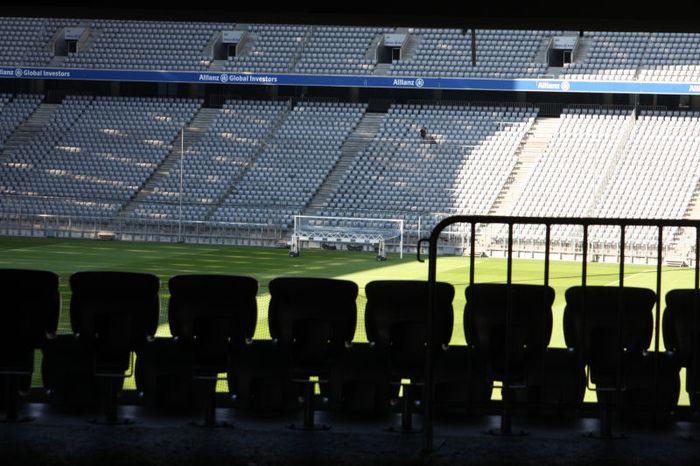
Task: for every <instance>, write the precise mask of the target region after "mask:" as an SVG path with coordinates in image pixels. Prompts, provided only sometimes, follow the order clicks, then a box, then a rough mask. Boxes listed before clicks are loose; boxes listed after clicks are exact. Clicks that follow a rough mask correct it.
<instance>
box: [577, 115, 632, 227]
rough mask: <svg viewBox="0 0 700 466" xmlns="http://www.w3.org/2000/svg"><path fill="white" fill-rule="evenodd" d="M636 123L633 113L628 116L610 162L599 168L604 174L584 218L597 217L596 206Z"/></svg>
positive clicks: (630, 137)
mask: <svg viewBox="0 0 700 466" xmlns="http://www.w3.org/2000/svg"><path fill="white" fill-rule="evenodd" d="M636 121H637V120H636V118H635V117H634V113H632V114H631V115H629V116H628V118H627V122H626V126H627V127H626V128H625V131H624V133H623V134H622V137H621V138H620V140H619V141H618V142H617V145H616V146H615V153H614V154H613V155H612V156H611V157H610V160H609V161H608V162H607V166H605V167H601V170H605V174H604V175H603V176H602V177H600V178H599V179H600V181H599V182H598V186H596V189H595V191H594V192H593V196H592V201H591V202H590V204H589V205H588V209H587V211H586V214H585V215H586V216H588V217H597V216H598V205H599V204H600V202H601V200H602V197H603V194H604V193H605V188H606V187H607V186H608V183H609V182H610V180H611V179H612V177H613V174H614V173H615V167H617V164H618V162H619V161H620V159H621V158H622V156H623V154H624V153H625V146H627V143H628V142H629V141H630V139H632V133H633V132H634V128H635V124H636Z"/></svg>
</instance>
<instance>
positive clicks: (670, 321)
mask: <svg viewBox="0 0 700 466" xmlns="http://www.w3.org/2000/svg"><path fill="white" fill-rule="evenodd" d="M699 308H700V290H694V289H678V290H672V291H669V292H668V293H667V294H666V309H665V310H664V317H663V336H664V344H665V346H666V350H668V351H670V352H672V354H673V356H674V359H675V360H676V363H677V365H678V367H679V368H680V367H685V368H686V379H685V389H686V391H687V392H688V396H689V397H690V405H691V406H692V407H693V409H694V410H696V411H697V410H700V380H698V377H699V375H698V370H699V369H700V367H699V366H700V311H698V309H699Z"/></svg>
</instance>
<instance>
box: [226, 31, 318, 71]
mask: <svg viewBox="0 0 700 466" xmlns="http://www.w3.org/2000/svg"><path fill="white" fill-rule="evenodd" d="M248 33H249V34H250V35H251V36H252V42H251V45H249V46H247V48H246V49H245V50H243V51H242V53H241V54H240V55H236V56H235V57H228V59H227V61H226V62H225V63H224V64H223V68H222V69H223V70H225V71H239V72H240V71H243V72H251V73H287V72H291V71H293V70H294V67H295V65H296V62H297V61H298V60H299V56H300V55H301V54H302V53H303V49H304V46H305V43H306V41H307V40H308V37H309V35H310V34H311V30H310V28H309V27H308V26H296V25H294V26H292V25H271V24H267V25H266V24H253V25H250V27H249V29H248Z"/></svg>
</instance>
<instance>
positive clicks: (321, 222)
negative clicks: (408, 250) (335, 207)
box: [292, 215, 403, 258]
mask: <svg viewBox="0 0 700 466" xmlns="http://www.w3.org/2000/svg"><path fill="white" fill-rule="evenodd" d="M310 242H316V243H320V244H321V245H334V246H343V245H344V246H345V247H346V248H347V249H350V250H353V249H354V248H355V247H363V246H365V245H367V246H371V247H376V248H378V253H380V254H378V256H377V258H379V257H380V256H381V257H382V258H385V257H386V256H385V254H384V249H385V248H386V247H395V248H396V249H397V250H398V252H399V255H400V257H401V258H403V220H397V219H386V218H359V217H326V216H313V215H295V216H294V235H293V236H292V245H293V246H294V245H296V247H297V253H298V250H299V249H300V248H301V247H302V245H303V244H304V243H307V244H308V243H310Z"/></svg>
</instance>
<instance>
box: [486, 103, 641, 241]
mask: <svg viewBox="0 0 700 466" xmlns="http://www.w3.org/2000/svg"><path fill="white" fill-rule="evenodd" d="M633 127H634V116H633V115H632V113H631V112H625V111H622V110H612V111H605V110H598V109H579V108H572V109H564V112H563V113H562V115H561V117H560V124H559V128H558V129H557V132H556V133H555V135H554V136H553V138H552V140H551V141H550V143H549V146H548V148H547V151H546V152H545V153H544V155H543V156H542V157H541V158H540V160H539V161H538V164H537V165H536V166H535V168H534V169H533V171H532V173H531V175H530V178H529V179H528V180H527V184H526V186H525V188H524V189H523V192H522V193H521V195H520V197H519V198H518V199H517V200H516V201H515V202H514V204H513V206H512V209H511V211H510V214H511V215H517V216H543V215H551V216H555V217H567V216H570V217H582V216H588V215H590V214H591V210H592V209H593V208H594V207H595V202H596V201H597V197H598V196H599V194H598V196H597V195H596V194H597V192H598V191H599V190H600V189H601V186H604V184H603V183H605V181H606V176H607V174H608V172H609V171H610V170H611V169H612V167H613V166H614V164H615V162H616V158H617V157H619V154H620V151H621V150H622V146H623V144H624V143H625V141H626V140H627V139H628V137H629V136H628V135H629V133H630V132H631V131H632V129H633ZM499 235H500V236H501V237H502V235H504V230H501V231H500V232H499ZM516 235H517V236H518V237H519V238H522V239H525V240H528V239H529V240H537V239H542V238H543V237H544V228H543V227H539V226H533V225H526V226H522V227H520V228H518V230H517V231H516ZM579 236H580V232H579V231H578V229H577V228H575V227H573V226H565V227H559V228H554V229H553V230H552V239H553V240H555V241H564V240H570V239H571V238H578V237H579Z"/></svg>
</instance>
